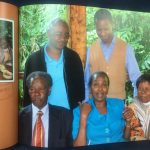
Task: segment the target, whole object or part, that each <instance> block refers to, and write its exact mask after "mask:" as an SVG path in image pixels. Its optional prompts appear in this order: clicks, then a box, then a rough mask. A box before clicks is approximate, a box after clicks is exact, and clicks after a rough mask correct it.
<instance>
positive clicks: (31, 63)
mask: <svg viewBox="0 0 150 150" xmlns="http://www.w3.org/2000/svg"><path fill="white" fill-rule="evenodd" d="M68 39H69V27H68V24H67V23H66V22H65V21H64V20H61V19H55V20H53V21H52V22H51V24H50V26H49V28H48V44H46V45H45V46H44V47H43V48H42V49H40V50H39V51H37V52H35V53H33V54H32V55H30V56H29V58H28V60H27V62H26V65H25V72H24V101H23V105H24V106H26V105H29V104H30V98H29V94H28V90H27V87H26V84H25V81H26V78H27V76H28V75H29V74H30V73H31V72H34V71H45V72H47V73H49V74H50V75H51V77H52V80H53V87H52V89H51V95H50V96H49V97H48V103H49V104H52V105H57V106H62V107H65V108H67V109H73V108H75V107H76V106H77V105H78V101H82V100H84V93H85V89H84V75H83V68H82V63H81V60H80V57H79V56H78V54H77V53H76V52H75V51H73V50H72V49H69V48H67V47H66V45H67V43H68Z"/></svg>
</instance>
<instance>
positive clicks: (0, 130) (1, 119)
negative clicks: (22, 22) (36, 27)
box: [0, 2, 18, 149]
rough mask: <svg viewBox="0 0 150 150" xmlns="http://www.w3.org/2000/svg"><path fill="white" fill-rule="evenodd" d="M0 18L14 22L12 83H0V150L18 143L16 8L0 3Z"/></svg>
mask: <svg viewBox="0 0 150 150" xmlns="http://www.w3.org/2000/svg"><path fill="white" fill-rule="evenodd" d="M0 18H5V19H9V20H13V21H14V49H13V50H14V81H12V82H5V81H3V82H0V149H4V148H7V147H11V146H13V145H15V144H16V143H17V142H18V8H17V7H16V6H14V5H11V4H8V3H4V2H0Z"/></svg>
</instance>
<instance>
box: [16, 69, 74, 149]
mask: <svg viewBox="0 0 150 150" xmlns="http://www.w3.org/2000/svg"><path fill="white" fill-rule="evenodd" d="M26 84H27V87H28V90H29V95H30V99H31V102H32V104H31V105H29V106H27V107H25V108H23V110H22V111H21V112H20V115H19V143H20V144H24V145H28V146H35V147H69V146H72V135H71V127H72V113H71V112H70V111H69V110H67V109H65V108H63V107H59V106H52V105H50V104H48V103H47V99H48V96H49V94H50V90H51V86H52V78H51V76H50V75H49V74H47V73H46V72H40V71H36V72H33V73H31V74H30V75H29V76H28V77H27V80H26ZM58 94H59V93H58Z"/></svg>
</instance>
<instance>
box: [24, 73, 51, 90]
mask: <svg viewBox="0 0 150 150" xmlns="http://www.w3.org/2000/svg"><path fill="white" fill-rule="evenodd" d="M37 78H41V79H43V80H44V82H45V85H46V87H47V88H50V87H51V86H52V78H51V76H50V74H48V73H46V72H43V71H35V72H32V73H31V74H29V75H28V77H27V79H26V85H27V87H28V88H30V86H31V83H32V81H33V80H35V79H37Z"/></svg>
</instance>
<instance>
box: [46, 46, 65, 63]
mask: <svg viewBox="0 0 150 150" xmlns="http://www.w3.org/2000/svg"><path fill="white" fill-rule="evenodd" d="M47 48H48V44H46V45H45V46H44V54H45V59H46V61H47V62H50V63H51V62H54V61H55V62H58V63H61V62H63V56H64V49H62V51H61V55H60V58H59V60H57V61H56V60H55V59H53V58H52V57H50V56H49V55H48V53H47Z"/></svg>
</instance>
